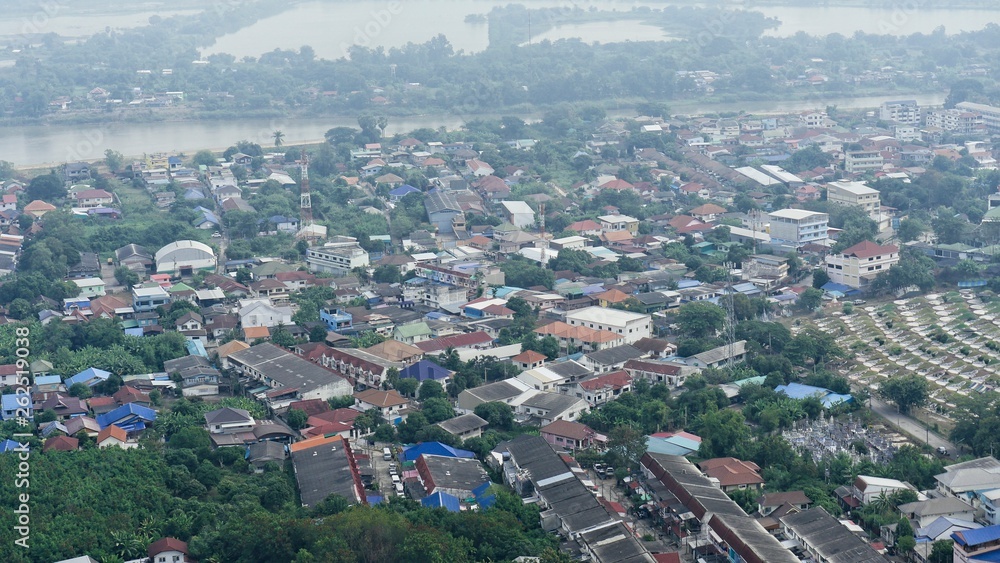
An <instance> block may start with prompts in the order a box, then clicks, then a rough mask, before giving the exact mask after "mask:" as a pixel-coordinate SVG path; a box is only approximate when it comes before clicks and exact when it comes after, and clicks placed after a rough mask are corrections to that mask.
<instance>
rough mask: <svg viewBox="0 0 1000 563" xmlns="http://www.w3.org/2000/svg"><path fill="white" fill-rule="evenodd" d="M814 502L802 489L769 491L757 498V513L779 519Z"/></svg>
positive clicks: (806, 507) (805, 508)
mask: <svg viewBox="0 0 1000 563" xmlns="http://www.w3.org/2000/svg"><path fill="white" fill-rule="evenodd" d="M812 503H813V501H812V499H811V498H809V497H808V496H806V494H805V493H804V492H802V491H790V492H787V493H767V494H764V495H761V496H760V497H759V498H757V514H759V515H760V516H762V517H763V516H769V517H771V518H775V519H777V518H781V517H782V516H785V515H786V514H793V513H795V512H802V511H803V510H807V509H808V508H809V505H811V504H812Z"/></svg>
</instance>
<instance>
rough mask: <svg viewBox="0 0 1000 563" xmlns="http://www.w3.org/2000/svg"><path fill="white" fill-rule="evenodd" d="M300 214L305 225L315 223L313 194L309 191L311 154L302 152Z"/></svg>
mask: <svg viewBox="0 0 1000 563" xmlns="http://www.w3.org/2000/svg"><path fill="white" fill-rule="evenodd" d="M299 215H300V218H301V221H302V226H303V227H308V226H310V225H312V224H313V213H312V195H311V194H310V193H309V155H307V154H305V152H304V151H303V154H302V187H301V189H300V190H299Z"/></svg>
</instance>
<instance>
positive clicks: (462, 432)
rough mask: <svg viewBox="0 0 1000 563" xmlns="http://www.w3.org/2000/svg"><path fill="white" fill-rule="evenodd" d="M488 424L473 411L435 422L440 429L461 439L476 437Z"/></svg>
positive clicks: (480, 434)
mask: <svg viewBox="0 0 1000 563" xmlns="http://www.w3.org/2000/svg"><path fill="white" fill-rule="evenodd" d="M488 425H489V423H488V422H486V421H485V420H483V419H482V418H480V417H479V416H478V415H476V414H475V413H469V414H462V415H459V416H456V417H454V418H449V419H448V420H445V421H442V422H439V423H437V426H439V427H440V428H441V429H442V430H444V431H445V432H447V433H449V434H451V435H452V436H456V437H458V438H461V439H463V440H469V439H471V438H478V437H480V436H482V435H483V430H485V429H486V427H487V426H488Z"/></svg>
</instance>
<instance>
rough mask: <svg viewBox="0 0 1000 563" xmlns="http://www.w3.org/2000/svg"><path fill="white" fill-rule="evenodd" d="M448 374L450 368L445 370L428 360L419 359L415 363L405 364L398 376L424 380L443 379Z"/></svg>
mask: <svg viewBox="0 0 1000 563" xmlns="http://www.w3.org/2000/svg"><path fill="white" fill-rule="evenodd" d="M450 374H451V371H450V370H447V369H445V368H443V367H441V366H439V365H437V364H435V363H434V362H432V361H430V360H420V361H419V362H417V363H415V364H412V365H409V366H406V368H405V369H403V370H402V371H400V372H399V377H412V378H413V379H416V380H417V381H424V380H426V379H437V380H440V379H445V378H447V377H448V375H450Z"/></svg>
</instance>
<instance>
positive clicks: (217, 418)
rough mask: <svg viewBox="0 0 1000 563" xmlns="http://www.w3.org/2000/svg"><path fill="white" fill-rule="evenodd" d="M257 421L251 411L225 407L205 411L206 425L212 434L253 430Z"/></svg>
mask: <svg viewBox="0 0 1000 563" xmlns="http://www.w3.org/2000/svg"><path fill="white" fill-rule="evenodd" d="M256 424H257V423H256V421H255V420H254V418H253V416H251V415H250V412H249V411H246V410H244V409H234V408H231V407H223V408H221V409H216V410H214V411H209V412H207V413H205V425H206V426H207V427H208V431H209V433H211V434H238V433H241V432H250V431H253V428H254V426H256Z"/></svg>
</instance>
